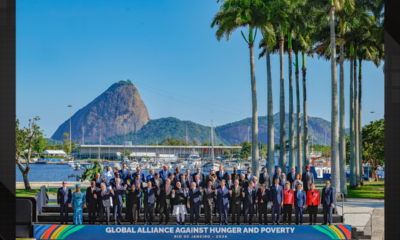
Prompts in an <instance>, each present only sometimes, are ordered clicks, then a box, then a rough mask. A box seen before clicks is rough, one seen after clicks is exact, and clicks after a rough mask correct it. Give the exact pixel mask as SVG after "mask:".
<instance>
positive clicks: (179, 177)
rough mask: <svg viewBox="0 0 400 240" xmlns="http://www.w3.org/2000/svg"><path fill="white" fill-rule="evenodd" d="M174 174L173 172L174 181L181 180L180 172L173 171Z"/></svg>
mask: <svg viewBox="0 0 400 240" xmlns="http://www.w3.org/2000/svg"><path fill="white" fill-rule="evenodd" d="M174 174H175V182H178V181H179V180H181V173H176V172H174Z"/></svg>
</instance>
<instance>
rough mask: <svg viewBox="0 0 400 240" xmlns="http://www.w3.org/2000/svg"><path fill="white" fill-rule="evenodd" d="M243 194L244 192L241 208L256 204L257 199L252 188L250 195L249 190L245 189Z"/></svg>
mask: <svg viewBox="0 0 400 240" xmlns="http://www.w3.org/2000/svg"><path fill="white" fill-rule="evenodd" d="M243 192H244V198H243V206H251V205H254V203H255V202H256V197H257V192H256V190H255V189H254V188H253V189H252V191H251V194H250V192H249V188H245V189H244V190H243Z"/></svg>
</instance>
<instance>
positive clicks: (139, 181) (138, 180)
mask: <svg viewBox="0 0 400 240" xmlns="http://www.w3.org/2000/svg"><path fill="white" fill-rule="evenodd" d="M139 169H140V168H139ZM142 174H143V173H142ZM142 179H144V178H142V177H141V176H140V174H136V175H135V179H133V181H132V182H131V186H132V185H135V188H137V189H139V188H141V189H143V180H142ZM140 206H142V198H140V199H139V210H138V220H139V219H140V210H141V208H140Z"/></svg>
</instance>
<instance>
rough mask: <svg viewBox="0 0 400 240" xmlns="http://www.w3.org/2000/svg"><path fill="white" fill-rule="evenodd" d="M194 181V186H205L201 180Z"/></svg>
mask: <svg viewBox="0 0 400 240" xmlns="http://www.w3.org/2000/svg"><path fill="white" fill-rule="evenodd" d="M195 183H196V187H197V188H199V187H205V184H204V182H202V181H199V182H195Z"/></svg>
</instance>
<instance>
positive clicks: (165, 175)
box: [159, 165, 171, 182]
mask: <svg viewBox="0 0 400 240" xmlns="http://www.w3.org/2000/svg"><path fill="white" fill-rule="evenodd" d="M159 174H160V177H161V179H162V180H163V182H165V180H167V178H168V177H169V175H170V174H171V172H170V171H169V170H168V166H167V165H164V166H163V170H161V171H160V172H159Z"/></svg>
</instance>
